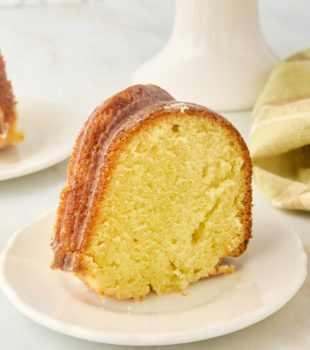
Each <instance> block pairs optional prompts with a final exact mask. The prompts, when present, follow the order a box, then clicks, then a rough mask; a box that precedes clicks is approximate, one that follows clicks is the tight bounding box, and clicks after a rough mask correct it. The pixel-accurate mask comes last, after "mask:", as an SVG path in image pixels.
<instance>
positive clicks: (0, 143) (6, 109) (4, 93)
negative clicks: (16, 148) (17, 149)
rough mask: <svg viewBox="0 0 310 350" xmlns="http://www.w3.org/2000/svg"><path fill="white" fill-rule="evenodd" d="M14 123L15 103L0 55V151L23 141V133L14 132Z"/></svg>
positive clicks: (15, 115)
mask: <svg viewBox="0 0 310 350" xmlns="http://www.w3.org/2000/svg"><path fill="white" fill-rule="evenodd" d="M16 122H17V111H16V103H15V100H14V95H13V92H12V86H11V83H10V82H9V81H8V80H7V77H6V71H5V63H4V60H3V57H2V56H1V54H0V149H2V148H5V147H7V146H10V145H15V144H16V143H18V142H20V141H22V140H23V139H24V135H23V133H22V132H20V131H17V130H16Z"/></svg>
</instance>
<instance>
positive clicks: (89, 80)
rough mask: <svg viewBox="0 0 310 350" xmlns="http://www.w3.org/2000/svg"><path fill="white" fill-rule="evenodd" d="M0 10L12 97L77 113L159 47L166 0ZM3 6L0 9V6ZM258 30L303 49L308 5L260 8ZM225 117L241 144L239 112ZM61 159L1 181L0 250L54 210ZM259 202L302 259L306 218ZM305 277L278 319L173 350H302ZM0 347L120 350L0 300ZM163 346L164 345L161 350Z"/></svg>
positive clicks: (278, 1)
mask: <svg viewBox="0 0 310 350" xmlns="http://www.w3.org/2000/svg"><path fill="white" fill-rule="evenodd" d="M57 3H58V4H57V5H54V6H50V7H47V6H43V7H38V6H27V7H20V8H17V9H16V8H5V9H4V8H3V9H1V7H0V47H1V50H2V52H3V54H4V55H5V57H6V59H7V61H8V74H9V76H10V78H11V80H12V81H13V84H14V88H15V92H16V95H17V98H18V96H19V95H20V96H22V95H23V96H25V95H27V96H35V97H42V98H44V99H50V100H53V101H57V102H58V103H63V104H64V105H68V106H70V107H71V108H72V107H73V108H75V109H77V110H79V111H81V112H82V113H85V118H86V117H87V115H88V114H89V112H90V111H91V110H92V109H93V108H94V107H95V105H96V104H98V103H99V102H101V101H102V100H103V99H105V98H106V97H108V96H110V95H111V94H112V93H114V92H115V91H117V90H119V89H121V88H124V87H126V86H127V85H129V82H130V77H131V74H132V72H133V71H134V69H135V68H136V67H137V66H138V65H139V64H141V63H142V62H143V61H145V60H146V59H148V58H150V57H151V56H152V55H153V54H154V53H156V52H157V51H158V50H159V49H160V48H161V47H162V46H163V45H164V43H165V40H166V39H167V37H168V34H169V32H170V29H171V25H172V13H173V2H172V1H164V0H161V1H156V0H150V1H145V0H144V1H142V0H140V1H139V0H131V1H128V0H127V1H126V0H122V1H120V0H106V1H101V2H98V3H95V2H92V4H90V5H83V4H77V5H74V4H72V2H71V4H67V5H59V1H57ZM0 4H1V1H0ZM260 7H261V12H262V27H263V32H264V33H265V36H266V38H267V40H268V42H269V44H270V46H271V47H272V48H273V49H274V51H275V53H276V54H277V55H278V56H279V57H284V56H286V55H289V54H290V53H293V52H294V51H297V50H301V49H304V48H306V47H309V46H310V45H309V44H310V42H309V37H310V21H309V18H310V3H309V0H295V1H291V0H273V1H269V0H261V1H260ZM229 118H230V119H231V120H232V121H233V122H234V123H235V124H236V126H237V127H239V128H240V129H241V132H242V133H243V134H244V135H245V136H246V135H247V130H248V128H249V124H250V119H249V117H248V115H247V114H239V115H238V114H237V115H233V116H229ZM66 166H67V161H65V162H62V163H60V164H59V165H57V166H54V167H52V168H49V169H47V170H44V171H41V172H38V173H36V174H32V175H28V176H25V177H22V178H19V179H15V180H10V181H3V182H0V222H1V230H0V249H2V248H3V247H4V245H5V243H6V241H7V239H8V238H9V237H10V236H11V235H12V234H13V232H14V231H15V230H16V229H18V228H19V227H20V226H23V225H25V224H27V223H29V222H31V221H32V220H33V219H35V218H37V217H38V216H40V215H41V214H42V213H43V212H45V211H46V210H48V209H50V208H52V207H55V206H56V205H57V203H58V196H59V192H60V189H61V188H62V187H63V185H64V182H65V179H66ZM257 201H260V202H261V203H263V204H264V205H265V206H266V208H267V209H268V210H269V211H270V212H271V213H272V214H273V215H274V216H275V217H276V218H277V219H278V220H281V221H282V222H284V223H286V224H287V225H288V226H289V227H290V228H292V229H294V230H295V231H297V232H298V233H299V234H300V235H301V237H302V239H303V242H304V245H305V248H306V250H307V252H308V253H310V214H308V213H301V212H292V211H284V210H281V211H280V210H277V209H275V208H272V207H271V206H270V205H269V204H268V203H267V202H266V201H265V200H264V199H263V198H262V196H261V195H260V194H259V193H258V196H257ZM309 276H310V275H309V274H308V278H307V281H306V283H305V285H304V286H303V287H302V289H301V291H300V292H299V293H298V294H297V295H296V296H295V297H294V298H293V299H292V300H291V301H290V302H289V303H288V304H287V305H286V306H285V307H284V308H283V309H281V310H280V311H279V312H277V313H276V314H274V315H273V316H271V317H269V318H268V319H266V320H264V321H262V322H260V323H259V324H257V325H254V326H251V327H249V328H247V329H244V330H242V331H239V332H236V333H234V334H230V335H226V336H223V337H219V338H215V339H211V340H208V341H204V342H199V343H194V344H186V345H180V346H173V347H169V348H171V349H179V350H181V349H183V350H188V349H206V348H208V349H211V350H212V349H216V350H219V349H237V348H238V349H248V348H251V349H262V348H264V349H267V350H269V349H270V350H271V349H272V350H274V349H281V350H282V349H285V350H286V349H296V350H297V349H298V350H299V349H301V350H305V349H309V348H310V332H309V330H310V315H309V309H310V277H309ZM0 309H1V313H0V335H1V348H3V349H12V350H15V349H21V348H23V349H37V348H44V349H45V350H48V349H89V350H90V349H122V348H123V347H120V346H111V345H102V344H96V343H89V342H86V341H82V340H78V339H74V338H71V337H67V336H63V335H60V334H57V333H55V332H53V331H50V330H48V329H45V328H43V327H41V326H39V325H37V324H35V323H33V322H32V321H30V320H28V319H27V318H25V317H24V316H22V315H20V314H19V313H18V312H17V311H16V310H15V309H14V308H13V307H12V306H11V304H9V302H8V301H7V300H6V298H5V297H4V295H3V294H2V292H0ZM162 348H168V347H162Z"/></svg>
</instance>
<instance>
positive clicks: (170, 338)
mask: <svg viewBox="0 0 310 350" xmlns="http://www.w3.org/2000/svg"><path fill="white" fill-rule="evenodd" d="M259 207H260V210H263V211H264V212H265V214H266V215H268V217H269V218H270V219H272V220H273V221H275V222H277V224H278V225H281V226H282V227H284V228H285V229H286V231H287V232H289V234H290V235H291V236H292V237H293V238H294V240H295V241H296V243H297V246H298V247H299V249H300V253H301V255H300V259H301V261H302V262H303V267H304V268H303V270H300V274H299V276H298V278H296V280H295V282H294V283H293V284H291V285H290V286H289V288H287V289H285V290H284V292H283V296H282V297H281V298H276V299H275V300H274V301H273V302H271V303H269V304H268V305H267V306H265V307H263V308H260V309H256V310H254V311H252V312H249V313H248V314H245V315H241V316H239V317H236V318H235V319H234V324H233V325H232V323H231V321H224V322H221V323H218V324H216V325H212V326H205V327H199V328H194V329H191V330H189V331H181V332H169V333H146V332H143V333H130V332H128V333H125V332H122V333H117V332H105V331H102V330H92V329H87V328H85V327H81V326H77V325H73V324H71V323H70V322H65V321H62V320H56V319H55V318H53V317H51V316H49V315H47V314H45V313H43V312H40V311H37V310H35V309H33V308H32V307H31V306H29V305H28V304H27V303H26V302H24V301H23V300H22V299H20V297H19V296H18V293H17V292H16V291H15V289H14V288H13V286H11V285H10V283H9V281H8V279H7V277H6V273H5V263H6V261H7V258H8V256H9V253H10V251H11V250H12V248H13V247H14V243H15V241H16V240H17V239H18V237H19V236H20V235H22V234H23V232H24V231H25V230H27V229H29V228H30V227H31V226H33V225H35V224H38V223H39V222H41V221H42V220H43V219H45V218H46V217H48V216H49V215H51V214H52V213H55V212H56V208H54V209H50V210H48V211H46V212H45V213H44V214H42V215H41V216H40V217H39V218H37V219H36V220H33V221H32V222H31V223H29V224H27V225H24V226H23V227H21V228H20V229H18V230H17V231H16V232H15V233H14V234H13V235H12V237H10V239H9V240H8V242H7V244H6V246H5V247H4V248H3V250H2V252H1V254H0V287H1V289H2V291H3V293H4V294H5V295H6V297H7V298H8V299H9V301H10V302H11V303H12V304H13V306H15V307H16V309H17V310H18V311H19V312H20V313H22V314H23V315H24V316H26V317H28V318H29V319H31V320H32V321H34V322H36V323H38V324H40V325H42V326H45V327H46V328H48V329H51V330H53V331H56V332H59V333H61V334H65V335H69V336H73V337H75V338H80V339H84V340H88V341H92V342H98V343H106V344H114V345H128V346H157V345H176V344H185V343H191V342H197V341H202V340H207V339H211V338H215V337H218V336H221V335H226V334H229V333H233V332H236V331H238V330H241V329H243V328H246V327H248V326H251V325H254V324H256V323H258V322H260V321H262V320H263V319H265V318H267V317H268V316H270V315H272V314H273V313H275V312H276V311H278V310H279V309H281V308H282V307H283V306H284V305H285V304H287V303H288V302H289V300H290V299H292V297H293V296H294V295H295V294H296V293H297V292H298V290H299V289H300V288H301V286H302V285H303V283H304V281H305V279H306V276H307V261H308V257H307V254H306V253H305V251H304V248H303V244H302V241H301V238H300V237H299V235H298V234H297V233H296V232H295V231H294V230H292V229H290V228H289V227H287V226H286V225H284V224H283V223H282V222H281V221H279V220H276V219H275V218H274V217H272V216H271V215H270V214H269V213H268V212H267V211H266V210H265V209H263V208H262V207H261V206H259Z"/></svg>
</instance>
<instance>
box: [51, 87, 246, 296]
mask: <svg viewBox="0 0 310 350" xmlns="http://www.w3.org/2000/svg"><path fill="white" fill-rule="evenodd" d="M68 174H69V177H68V183H67V185H66V186H65V188H64V190H63V191H62V194H61V202H60V205H59V208H58V217H57V223H56V227H55V233H54V236H53V239H52V249H53V251H54V261H53V263H52V268H54V269H56V268H58V269H61V270H65V271H69V272H72V273H73V274H75V275H76V276H77V277H79V278H80V279H81V280H82V281H84V282H85V283H86V284H88V285H89V287H90V288H91V289H92V290H93V291H95V292H97V293H98V294H100V295H101V296H109V297H117V298H118V299H125V298H134V299H141V298H143V297H144V296H145V295H147V294H148V293H150V291H151V290H153V291H155V292H156V293H158V294H163V293H167V292H171V291H181V290H182V289H184V288H185V287H187V286H188V284H189V283H191V282H195V281H198V280H200V279H202V278H205V277H208V276H212V275H217V274H220V273H224V274H225V273H229V272H231V271H232V269H233V267H232V266H230V265H228V266H225V265H224V266H223V265H221V262H222V259H223V258H224V257H229V256H230V257H236V256H239V255H240V254H242V252H243V251H244V250H245V249H246V247H247V244H248V241H249V238H250V237H251V224H252V219H251V200H252V191H251V160H250V156H249V152H248V149H247V147H246V145H245V143H244V141H243V139H242V138H241V136H240V134H239V133H238V131H237V130H236V129H235V128H234V127H233V126H232V125H231V124H230V123H229V122H228V121H227V120H225V119H224V118H222V117H221V116H219V115H218V114H216V113H215V112H212V111H210V110H209V109H207V108H205V107H202V106H198V105H195V104H191V103H183V102H177V101H175V100H174V99H173V97H171V96H170V95H169V94H168V93H167V92H166V91H164V90H162V89H161V88H159V87H157V86H154V85H145V86H143V85H135V86H132V87H130V88H128V89H126V90H124V91H122V92H120V93H118V94H116V95H115V96H113V97H112V98H110V99H109V100H107V101H105V102H104V103H103V104H102V105H101V106H99V107H98V108H97V109H95V111H94V112H93V113H92V115H91V116H90V117H89V119H88V120H87V122H86V123H85V125H84V127H83V129H82V131H81V133H80V134H79V136H78V139H77V142H76V145H75V148H74V151H73V156H72V158H71V162H70V165H69V168H68Z"/></svg>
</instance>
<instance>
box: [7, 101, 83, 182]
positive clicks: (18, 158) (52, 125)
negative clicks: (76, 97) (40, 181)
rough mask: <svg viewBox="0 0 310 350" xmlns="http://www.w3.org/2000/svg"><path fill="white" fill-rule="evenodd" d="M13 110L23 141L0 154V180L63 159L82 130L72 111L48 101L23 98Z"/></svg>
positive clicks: (75, 114)
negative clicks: (17, 114) (17, 115)
mask: <svg viewBox="0 0 310 350" xmlns="http://www.w3.org/2000/svg"><path fill="white" fill-rule="evenodd" d="M17 108H18V113H19V120H18V129H19V130H22V131H24V133H25V140H24V141H23V142H21V143H19V144H18V145H16V146H12V147H8V148H6V149H4V150H0V180H7V179H12V178H15V177H18V176H22V175H27V174H30V173H33V172H36V171H38V170H42V169H45V168H47V167H49V166H51V165H54V164H56V163H58V162H60V161H62V160H64V159H66V158H67V157H69V155H70V154H71V152H72V149H73V145H74V142H75V139H76V137H77V134H78V131H79V130H80V128H81V126H82V120H83V119H82V118H81V116H79V115H78V113H77V112H76V111H72V110H70V109H68V108H66V107H64V106H62V105H58V104H56V103H53V102H50V101H44V100H40V99H35V98H23V99H21V102H19V103H18V106H17ZM84 119H85V118H84Z"/></svg>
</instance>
